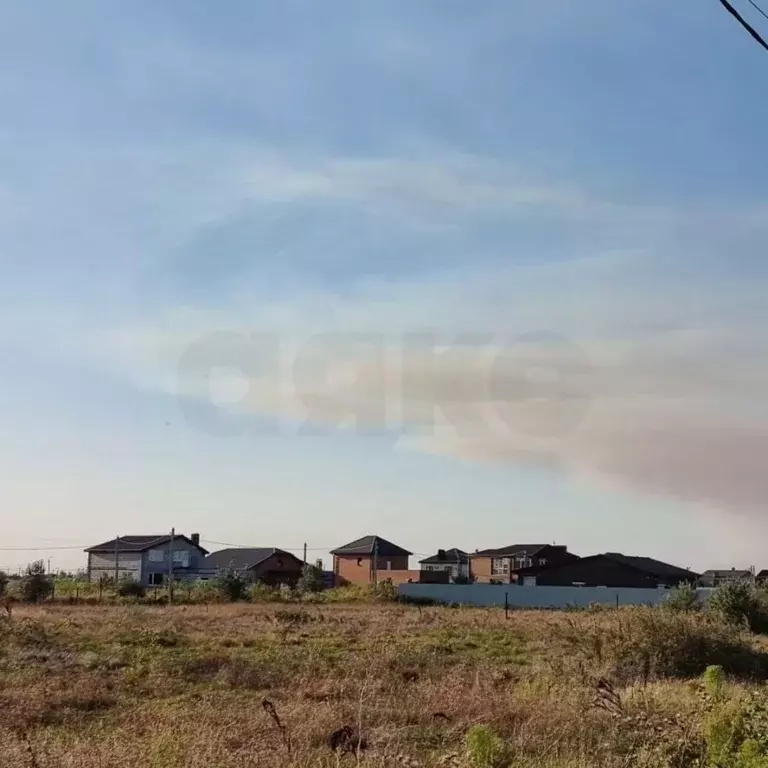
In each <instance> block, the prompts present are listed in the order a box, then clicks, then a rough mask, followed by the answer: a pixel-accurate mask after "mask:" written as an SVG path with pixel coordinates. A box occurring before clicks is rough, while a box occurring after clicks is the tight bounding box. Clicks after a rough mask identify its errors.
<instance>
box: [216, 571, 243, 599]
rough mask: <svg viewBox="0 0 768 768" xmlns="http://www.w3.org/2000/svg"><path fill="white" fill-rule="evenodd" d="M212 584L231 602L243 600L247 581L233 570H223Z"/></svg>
mask: <svg viewBox="0 0 768 768" xmlns="http://www.w3.org/2000/svg"><path fill="white" fill-rule="evenodd" d="M213 583H214V586H215V587H216V588H217V589H218V590H219V591H220V592H221V593H222V594H223V595H224V596H225V597H226V598H227V599H228V600H231V601H232V602H234V601H236V600H245V598H246V596H247V595H248V587H249V583H248V582H247V581H246V580H245V579H244V578H243V577H242V576H240V574H238V573H235V571H224V572H222V573H220V574H219V575H218V576H217V577H216V579H215V580H214V582H213Z"/></svg>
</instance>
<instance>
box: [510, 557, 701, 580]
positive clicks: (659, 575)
mask: <svg viewBox="0 0 768 768" xmlns="http://www.w3.org/2000/svg"><path fill="white" fill-rule="evenodd" d="M518 577H519V583H520V584H521V585H523V586H547V587H571V586H580V587H650V588H656V587H674V586H677V585H678V584H682V583H695V582H696V580H697V579H698V578H699V574H698V573H694V572H693V571H689V570H687V569H686V568H678V567H677V566H676V565H670V564H669V563H664V562H662V561H661V560H654V559H653V558H651V557H635V556H631V555H622V554H621V553H619V552H606V553H605V554H602V555H592V556H591V557H582V558H580V559H578V560H574V561H572V562H570V563H561V564H558V565H545V566H539V567H535V566H534V567H531V568H526V569H523V570H521V571H519V572H518Z"/></svg>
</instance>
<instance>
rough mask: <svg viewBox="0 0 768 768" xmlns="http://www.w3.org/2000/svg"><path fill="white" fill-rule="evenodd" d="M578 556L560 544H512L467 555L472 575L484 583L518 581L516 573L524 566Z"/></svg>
mask: <svg viewBox="0 0 768 768" xmlns="http://www.w3.org/2000/svg"><path fill="white" fill-rule="evenodd" d="M578 559H579V556H578V555H574V554H572V553H571V552H569V551H568V547H566V546H565V545H562V544H560V545H555V544H511V545H510V546H508V547H501V548H500V549H484V550H482V551H479V552H475V553H474V554H471V555H470V556H469V561H470V570H471V573H472V578H473V579H474V580H475V581H477V582H481V583H483V582H484V583H486V584H488V583H500V584H511V583H513V582H516V581H517V572H518V571H522V570H523V569H524V568H532V567H543V566H548V565H564V564H566V563H572V562H574V561H576V560H578Z"/></svg>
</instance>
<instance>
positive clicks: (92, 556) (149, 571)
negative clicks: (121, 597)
mask: <svg viewBox="0 0 768 768" xmlns="http://www.w3.org/2000/svg"><path fill="white" fill-rule="evenodd" d="M85 552H87V553H88V578H89V579H90V580H91V581H99V580H100V579H102V578H111V579H114V578H115V577H117V579H118V581H120V580H122V579H133V580H135V581H138V582H139V583H140V584H144V585H147V586H160V585H161V584H164V583H166V581H167V580H168V575H169V572H170V570H171V568H170V565H171V558H172V560H173V576H174V579H188V578H195V577H196V576H197V572H198V569H199V568H200V565H201V563H202V561H203V558H204V557H205V555H207V554H208V550H207V549H204V548H203V547H201V546H200V534H198V533H193V534H192V535H191V536H190V537H189V538H187V537H186V536H183V535H175V536H174V537H173V549H171V536H170V535H169V534H163V535H155V536H120V537H118V538H117V539H111V540H110V541H105V542H103V543H102V544H96V545H95V546H93V547H88V549H86V550H85ZM171 553H172V554H171Z"/></svg>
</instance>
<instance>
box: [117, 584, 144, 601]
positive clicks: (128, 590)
mask: <svg viewBox="0 0 768 768" xmlns="http://www.w3.org/2000/svg"><path fill="white" fill-rule="evenodd" d="M117 594H118V595H120V597H137V598H141V597H144V596H145V595H146V594H147V590H146V587H145V586H144V585H143V584H140V583H139V582H138V581H136V579H123V581H121V582H120V584H119V585H118V587H117Z"/></svg>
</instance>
